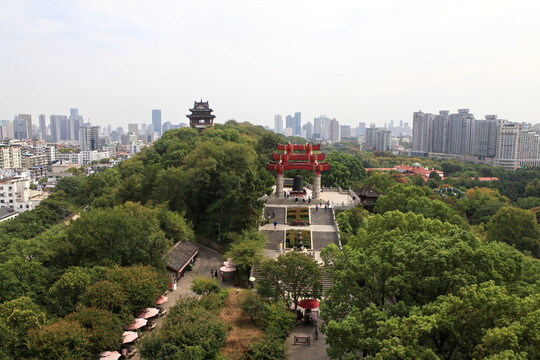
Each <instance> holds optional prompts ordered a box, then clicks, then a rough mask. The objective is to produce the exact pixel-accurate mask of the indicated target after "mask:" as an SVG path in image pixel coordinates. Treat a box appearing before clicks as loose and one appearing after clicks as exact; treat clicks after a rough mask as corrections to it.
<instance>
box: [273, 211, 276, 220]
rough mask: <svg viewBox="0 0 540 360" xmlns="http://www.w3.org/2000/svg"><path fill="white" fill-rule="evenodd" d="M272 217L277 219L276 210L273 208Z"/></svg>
mask: <svg viewBox="0 0 540 360" xmlns="http://www.w3.org/2000/svg"><path fill="white" fill-rule="evenodd" d="M272 217H273V218H274V219H275V218H276V210H272Z"/></svg>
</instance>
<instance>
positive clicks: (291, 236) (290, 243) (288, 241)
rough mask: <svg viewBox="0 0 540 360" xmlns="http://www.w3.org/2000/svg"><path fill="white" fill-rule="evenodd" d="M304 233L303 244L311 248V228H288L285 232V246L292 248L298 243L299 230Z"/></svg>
mask: <svg viewBox="0 0 540 360" xmlns="http://www.w3.org/2000/svg"><path fill="white" fill-rule="evenodd" d="M299 231H300V233H301V234H302V244H304V247H305V248H306V249H311V231H309V230H287V232H286V234H285V247H286V248H288V249H291V248H293V247H294V245H295V244H296V237H297V236H298V232H299Z"/></svg>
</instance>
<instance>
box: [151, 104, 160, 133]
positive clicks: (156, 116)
mask: <svg viewBox="0 0 540 360" xmlns="http://www.w3.org/2000/svg"><path fill="white" fill-rule="evenodd" d="M152 125H153V126H154V132H157V133H158V136H161V110H158V109H155V110H152Z"/></svg>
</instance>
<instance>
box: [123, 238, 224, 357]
mask: <svg viewBox="0 0 540 360" xmlns="http://www.w3.org/2000/svg"><path fill="white" fill-rule="evenodd" d="M197 245H199V256H198V257H197V260H195V264H194V265H193V270H191V271H187V272H186V273H185V275H184V276H183V277H182V278H181V279H180V281H179V282H178V283H177V288H176V290H174V291H169V293H168V294H167V298H168V300H167V302H165V303H164V304H161V305H159V306H158V307H159V308H161V309H163V310H167V311H169V309H170V308H171V307H172V306H174V305H175V304H176V302H177V301H178V299H179V298H180V297H199V295H197V294H195V293H194V292H193V291H191V283H192V281H193V278H194V277H195V276H208V277H210V270H211V269H214V270H216V269H218V271H219V268H220V267H221V266H223V259H222V257H221V254H220V253H218V252H217V251H215V250H213V249H210V248H208V247H206V246H204V245H200V244H197ZM223 285H225V287H229V286H232V282H231V281H230V282H229V283H225V284H223ZM223 285H222V286H223ZM166 317H167V315H165V316H163V317H159V318H156V319H151V321H152V322H154V323H155V324H156V328H155V329H154V330H153V331H152V332H154V331H156V330H157V329H159V328H161V326H162V325H163V321H164V320H165V318H166ZM143 334H144V335H143V336H148V335H151V334H149V333H144V332H143ZM130 359H132V360H139V359H140V357H139V352H137V353H135V355H134V356H132V357H131V358H130Z"/></svg>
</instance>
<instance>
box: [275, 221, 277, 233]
mask: <svg viewBox="0 0 540 360" xmlns="http://www.w3.org/2000/svg"><path fill="white" fill-rule="evenodd" d="M276 228H277V220H274V231H276Z"/></svg>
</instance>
